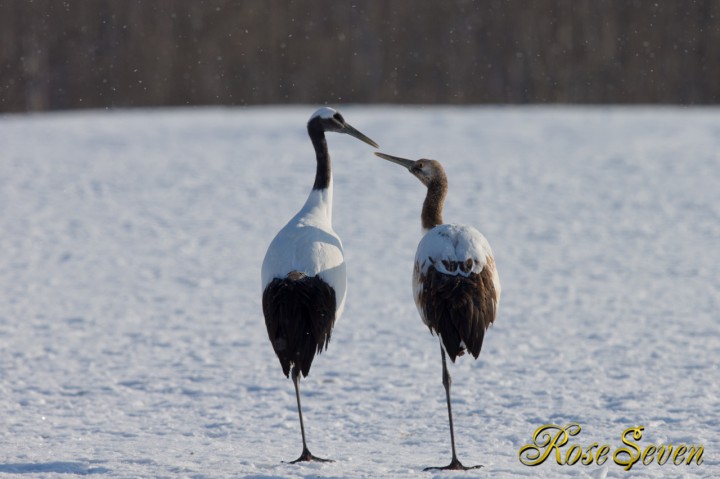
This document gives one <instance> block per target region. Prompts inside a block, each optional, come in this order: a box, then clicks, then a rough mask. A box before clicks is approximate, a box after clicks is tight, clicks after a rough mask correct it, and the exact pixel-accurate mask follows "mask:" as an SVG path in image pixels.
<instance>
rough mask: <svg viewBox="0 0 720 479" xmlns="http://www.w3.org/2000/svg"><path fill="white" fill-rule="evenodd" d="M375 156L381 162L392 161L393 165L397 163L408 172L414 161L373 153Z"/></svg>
mask: <svg viewBox="0 0 720 479" xmlns="http://www.w3.org/2000/svg"><path fill="white" fill-rule="evenodd" d="M375 156H379V157H380V158H382V159H383V160H388V161H392V162H393V163H397V164H398V165H400V166H404V167H405V168H407V169H408V170H409V169H410V168H412V167H413V165H414V164H415V161H413V160H406V159H405V158H400V157H398V156H392V155H386V154H385V153H377V152H376V153H375Z"/></svg>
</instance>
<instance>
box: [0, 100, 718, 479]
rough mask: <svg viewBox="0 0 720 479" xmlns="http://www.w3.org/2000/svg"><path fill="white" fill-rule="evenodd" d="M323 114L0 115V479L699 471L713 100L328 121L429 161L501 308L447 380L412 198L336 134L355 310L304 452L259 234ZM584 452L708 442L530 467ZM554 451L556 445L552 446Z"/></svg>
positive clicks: (712, 341)
mask: <svg viewBox="0 0 720 479" xmlns="http://www.w3.org/2000/svg"><path fill="white" fill-rule="evenodd" d="M314 109H315V107H314V106H306V107H272V108H245V109H239V108H238V109H222V108H209V109H178V110H159V111H149V110H138V111H113V112H74V113H53V114H38V115H7V116H0V478H2V477H12V476H15V477H62V478H66V477H71V476H72V475H86V474H87V475H89V474H97V475H102V476H109V477H118V478H120V477H123V478H125V477H154V478H156V477H203V478H205V477H207V478H215V477H226V478H230V477H242V476H248V477H258V478H270V477H326V478H330V477H332V478H335V477H410V476H415V477H433V476H435V475H438V476H443V477H445V476H447V477H493V478H504V477H547V478H556V477H582V478H584V477H593V478H603V477H628V476H629V475H631V477H634V478H644V477H715V476H717V474H718V471H719V470H720V468H718V465H720V459H719V456H718V454H719V452H720V401H719V400H718V397H719V396H720V371H719V369H720V368H719V364H720V326H719V323H718V320H719V319H720V318H719V317H718V316H719V315H720V110H718V109H710V108H708V109H703V108H691V109H681V108H616V107H614V108H562V107H554V108H541V107H527V108H515V107H513V108H497V107H486V108H450V107H438V108H421V107H412V108H410V107H358V106H350V107H345V108H343V107H342V106H340V108H339V109H340V111H341V112H342V113H343V114H344V116H345V118H346V119H347V120H348V122H349V123H351V124H352V125H353V126H355V127H357V128H358V129H359V130H360V131H362V132H364V133H365V134H367V135H368V136H370V137H371V138H373V139H374V140H376V141H377V142H378V143H380V145H381V151H384V152H387V153H390V154H396V155H401V156H406V157H410V158H418V157H429V158H435V159H439V160H441V161H443V163H444V165H445V169H446V171H447V173H448V176H449V180H450V192H449V195H448V199H447V203H446V208H445V219H446V221H453V222H464V223H469V224H472V225H474V226H475V227H477V228H478V229H479V230H480V231H482V232H483V233H484V234H485V236H486V237H487V238H488V239H489V241H490V243H491V244H492V247H493V250H494V253H495V258H496V262H497V265H498V269H499V272H500V278H501V280H502V284H503V298H502V302H501V305H500V310H499V316H498V319H497V322H496V324H495V325H494V326H493V327H492V328H491V329H490V331H489V332H488V334H487V335H486V338H485V344H484V347H483V351H482V354H481V355H480V358H479V360H478V361H472V360H471V359H470V358H469V357H468V356H465V357H463V358H461V359H460V360H459V361H458V363H457V364H455V365H453V366H451V374H452V375H453V379H454V383H453V399H454V411H453V412H454V415H455V419H456V421H455V426H456V435H457V445H458V454H459V456H460V459H461V460H462V461H463V462H465V463H466V464H474V463H478V462H479V463H482V464H484V466H485V467H484V468H483V469H480V470H475V471H468V472H467V473H455V472H446V473H430V472H427V473H423V472H421V470H422V468H423V467H425V466H431V465H442V464H445V463H447V462H448V461H449V459H450V452H449V434H448V428H447V417H446V409H445V397H444V392H443V388H442V384H441V374H440V373H441V365H440V354H439V347H438V343H437V338H435V337H432V336H431V335H430V334H429V332H428V330H427V328H425V326H423V325H422V323H421V322H420V319H419V317H418V314H417V311H416V310H415V306H414V304H413V301H412V294H411V283H410V278H411V264H412V258H413V256H414V252H415V247H416V245H417V243H418V240H419V239H420V225H419V212H420V207H421V202H422V199H423V195H424V192H425V190H424V188H423V186H422V185H421V184H420V183H419V182H418V181H417V180H416V179H415V178H413V177H412V176H411V175H410V174H409V173H408V172H407V171H405V170H403V169H402V168H400V167H398V166H396V165H392V164H390V163H388V162H385V161H383V160H381V159H379V158H376V157H375V156H373V155H372V148H370V147H369V146H367V145H365V144H363V143H361V142H359V141H357V140H355V139H353V138H350V137H349V136H345V135H336V134H328V143H329V146H330V151H331V154H332V156H333V166H334V173H335V207H334V226H335V230H336V231H337V232H338V234H339V235H340V236H341V238H342V239H343V242H344V247H345V255H346V261H347V271H348V298H347V305H346V309H345V313H344V315H343V317H342V318H341V319H340V320H339V321H338V322H337V324H336V328H335V332H334V334H333V337H332V341H331V343H330V347H329V349H328V351H326V352H325V353H323V354H322V355H321V356H320V357H318V358H317V359H316V360H315V362H314V363H313V369H312V371H311V374H310V376H309V377H308V378H307V379H306V380H304V381H303V382H302V391H303V412H304V414H305V420H306V427H307V434H308V442H309V446H310V449H311V450H312V451H313V453H315V454H317V455H319V456H322V457H329V458H332V459H335V461H336V462H333V463H328V464H317V463H310V464H301V465H289V464H283V463H281V461H283V460H292V459H294V458H295V457H297V456H298V454H299V453H300V432H299V427H298V421H297V412H296V405H295V399H294V392H293V388H292V383H291V381H289V380H288V379H286V378H285V377H284V376H283V375H282V372H281V369H280V365H279V363H278V361H277V359H276V358H275V356H274V354H273V351H272V348H271V346H270V343H269V342H268V340H267V337H266V332H265V325H264V322H263V317H262V312H261V307H260V296H261V292H260V264H261V261H262V257H263V255H264V253H265V249H266V248H267V246H268V244H269V242H270V240H271V239H272V238H273V236H274V235H275V233H276V232H277V231H278V230H279V229H280V228H281V227H282V226H283V225H284V224H285V222H286V221H287V220H288V219H290V217H291V216H292V215H293V214H294V213H295V212H296V211H297V210H298V209H299V208H300V206H301V205H302V204H303V202H304V201H305V198H306V196H307V193H308V192H309V190H310V186H311V184H312V181H313V174H314V170H315V166H314V157H313V150H312V146H311V145H310V142H309V140H308V138H307V134H306V131H305V122H306V121H307V119H308V117H309V116H310V114H311V113H312V112H313V111H314ZM571 422H577V423H579V424H580V425H581V426H582V432H581V433H580V434H579V436H577V437H576V438H574V439H572V440H571V444H572V443H579V444H581V445H582V446H583V448H587V447H588V446H590V445H592V443H594V442H597V443H600V444H608V445H610V446H611V448H612V450H613V451H614V450H615V449H617V448H620V447H622V446H623V443H622V441H621V435H622V433H623V431H625V430H626V429H627V428H631V427H634V426H644V427H645V430H644V435H643V438H642V440H640V441H637V442H638V444H640V445H641V446H642V447H645V446H646V445H649V444H650V443H655V444H660V443H664V444H668V443H672V444H676V445H677V444H679V443H685V444H702V445H703V446H704V448H705V452H704V456H703V459H704V462H703V464H702V465H699V466H698V465H695V464H693V465H689V466H688V465H681V466H675V465H671V464H669V463H668V464H665V465H663V466H659V465H658V464H657V463H653V464H652V465H650V466H644V465H642V464H636V465H635V466H634V467H633V468H632V470H631V472H630V473H629V474H628V473H627V472H625V471H624V470H623V468H622V467H620V466H618V465H616V464H614V463H613V461H612V459H610V460H608V461H607V462H606V463H605V464H604V465H603V466H597V465H595V464H593V465H589V466H584V465H580V464H576V465H573V466H570V465H564V466H560V465H558V464H557V463H556V462H555V460H554V455H553V456H552V457H551V458H550V459H548V460H547V461H546V462H545V463H543V464H542V465H539V466H535V467H528V466H525V465H523V464H521V462H520V461H519V459H518V451H519V450H520V448H521V447H522V446H523V445H525V444H528V443H531V442H532V435H533V433H534V431H535V430H536V429H537V428H538V427H540V426H542V425H544V424H550V423H555V424H559V425H566V424H568V423H571ZM567 448H568V446H566V447H565V448H564V449H563V450H564V451H565V450H567Z"/></svg>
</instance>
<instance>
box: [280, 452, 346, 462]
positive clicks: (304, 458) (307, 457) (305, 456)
mask: <svg viewBox="0 0 720 479" xmlns="http://www.w3.org/2000/svg"><path fill="white" fill-rule="evenodd" d="M309 461H315V462H335V461H333V460H332V459H323V458H321V457H317V456H313V455H312V453H311V452H310V451H309V450H308V449H303V452H302V454H300V457H298V458H297V459H295V460H294V461H290V462H289V463H288V464H297V463H298V462H309Z"/></svg>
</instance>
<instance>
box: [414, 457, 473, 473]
mask: <svg viewBox="0 0 720 479" xmlns="http://www.w3.org/2000/svg"><path fill="white" fill-rule="evenodd" d="M481 467H483V466H482V464H478V465H476V466H463V465H462V463H461V462H460V461H458V460H457V459H453V460H452V461H451V462H450V464H448V465H447V466H444V467H426V468H425V469H423V471H467V470H469V469H480V468H481Z"/></svg>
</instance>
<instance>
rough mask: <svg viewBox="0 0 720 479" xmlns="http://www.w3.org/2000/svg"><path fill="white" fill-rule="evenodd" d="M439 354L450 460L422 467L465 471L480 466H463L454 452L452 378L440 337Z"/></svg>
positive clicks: (427, 469) (426, 469) (429, 469)
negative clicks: (448, 462) (445, 462)
mask: <svg viewBox="0 0 720 479" xmlns="http://www.w3.org/2000/svg"><path fill="white" fill-rule="evenodd" d="M440 354H441V355H442V365H443V386H445V399H446V400H447V409H448V419H449V420H450V445H451V446H452V460H451V461H450V464H448V465H447V466H445V467H426V468H425V469H423V470H424V471H432V470H436V469H439V470H445V469H451V470H456V471H458V470H459V471H466V470H468V469H478V468H480V467H482V465H481V464H478V465H477V466H463V465H462V463H461V462H460V461H459V460H458V458H457V454H456V453H455V430H454V429H453V418H452V406H451V405H450V385H451V384H452V378H451V377H450V373H449V372H448V369H447V361H446V359H445V348H443V345H442V338H441V339H440Z"/></svg>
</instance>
